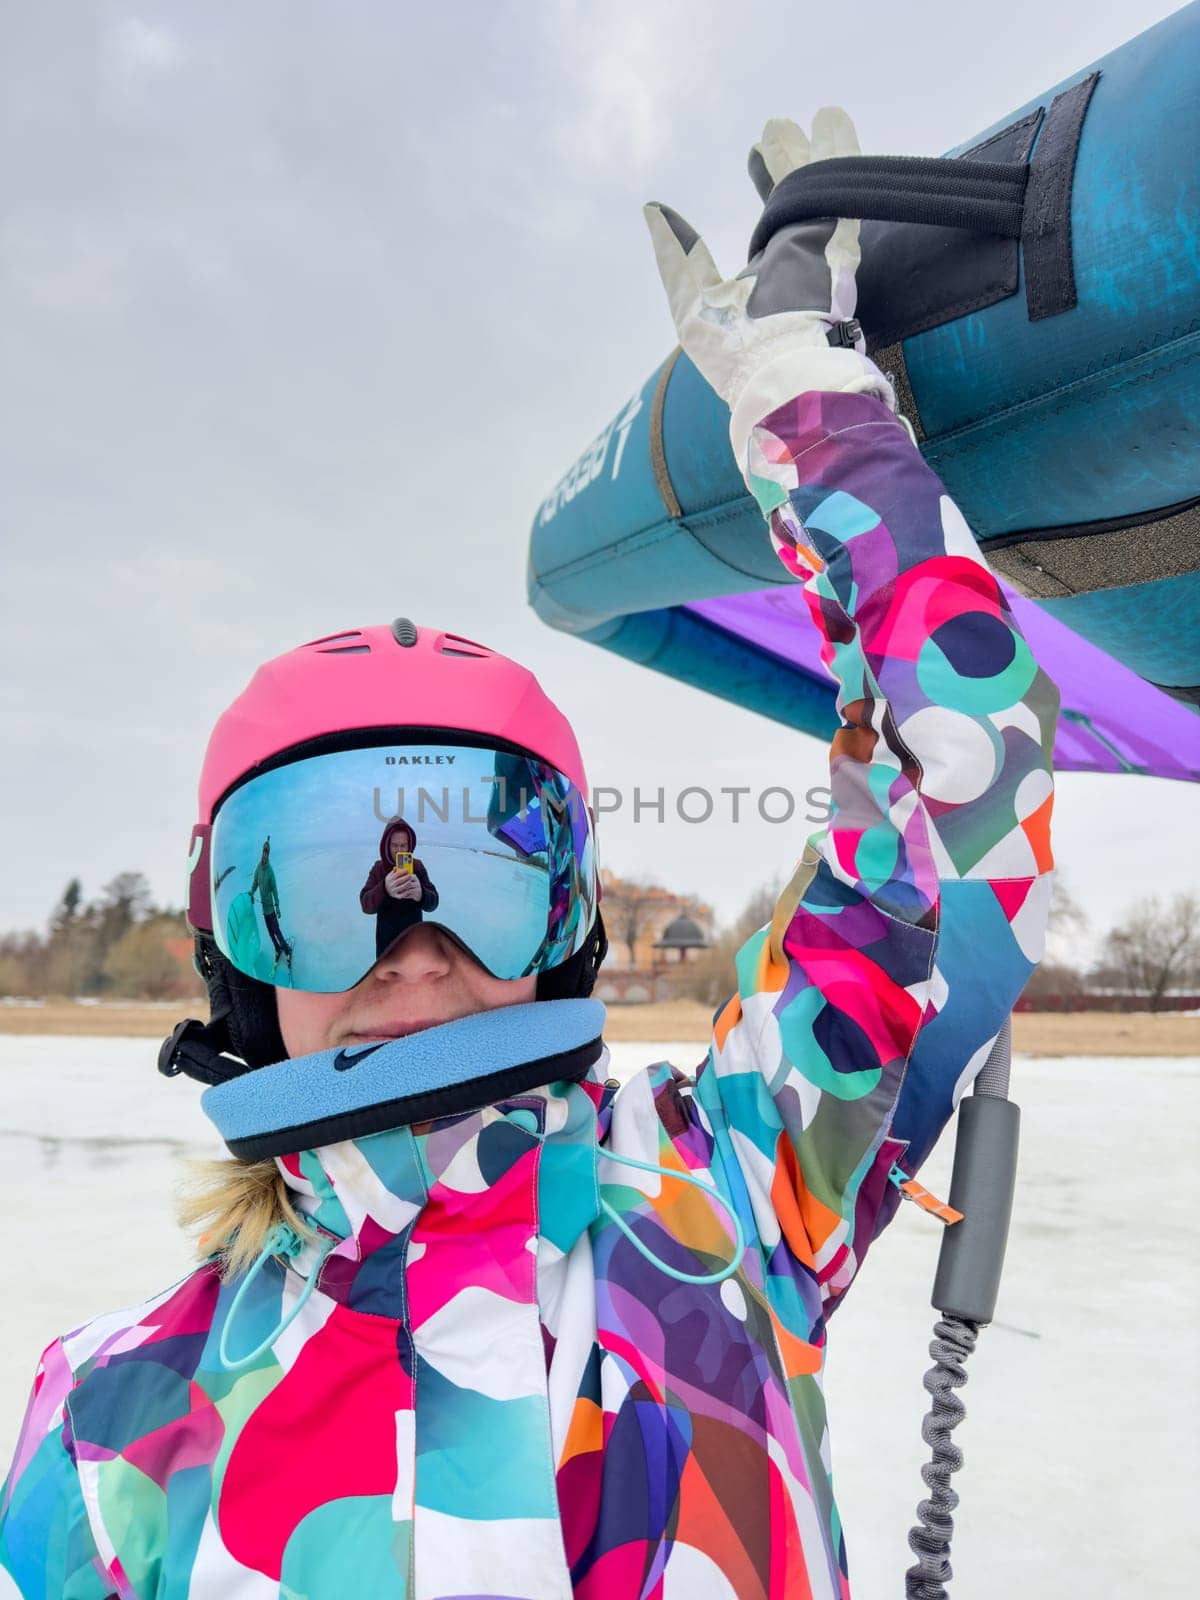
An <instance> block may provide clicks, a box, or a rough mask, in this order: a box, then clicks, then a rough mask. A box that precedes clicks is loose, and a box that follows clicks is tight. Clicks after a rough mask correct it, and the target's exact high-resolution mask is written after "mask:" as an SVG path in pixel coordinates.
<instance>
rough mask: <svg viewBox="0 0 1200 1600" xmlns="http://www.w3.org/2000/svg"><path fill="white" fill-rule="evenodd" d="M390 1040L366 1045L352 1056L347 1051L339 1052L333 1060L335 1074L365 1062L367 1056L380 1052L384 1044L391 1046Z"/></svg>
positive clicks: (347, 1070)
mask: <svg viewBox="0 0 1200 1600" xmlns="http://www.w3.org/2000/svg"><path fill="white" fill-rule="evenodd" d="M391 1042H392V1041H391V1040H390V1039H381V1040H380V1041H379V1043H378V1044H366V1045H363V1046H362V1047H361V1048H360V1049H359V1050H356V1051H355V1053H354V1054H353V1055H351V1054H350V1052H349V1051H348V1050H339V1051H338V1053H337V1055H336V1056H334V1058H333V1070H334V1071H335V1072H349V1070H350V1068H351V1067H356V1066H357V1065H358V1063H359V1062H360V1061H365V1060H366V1059H367V1057H368V1056H373V1055H374V1054H375V1052H376V1050H382V1049H383V1047H384V1045H385V1044H391Z"/></svg>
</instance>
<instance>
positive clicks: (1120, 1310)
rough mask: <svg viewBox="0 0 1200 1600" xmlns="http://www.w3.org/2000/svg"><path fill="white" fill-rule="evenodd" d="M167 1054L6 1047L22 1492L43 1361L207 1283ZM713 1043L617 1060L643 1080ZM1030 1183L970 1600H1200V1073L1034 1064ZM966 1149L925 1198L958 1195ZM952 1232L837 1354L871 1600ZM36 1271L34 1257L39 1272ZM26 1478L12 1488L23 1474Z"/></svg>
mask: <svg viewBox="0 0 1200 1600" xmlns="http://www.w3.org/2000/svg"><path fill="white" fill-rule="evenodd" d="M156 1049H157V1046H156V1045H155V1044H154V1042H153V1041H150V1040H146V1039H80V1038H48V1037H46V1038H36V1037H34V1038H28V1037H27V1038H22V1037H14V1036H7V1035H5V1036H0V1158H2V1160H3V1165H4V1171H5V1176H6V1180H7V1182H6V1186H7V1189H8V1195H9V1200H8V1205H9V1221H10V1224H11V1228H10V1240H11V1241H12V1245H10V1252H9V1259H10V1262H11V1261H12V1260H14V1259H16V1260H18V1261H20V1263H21V1269H20V1271H19V1272H18V1273H15V1274H10V1278H9V1283H8V1286H7V1289H6V1293H5V1303H4V1311H3V1317H2V1326H3V1339H2V1341H0V1456H3V1458H4V1463H5V1467H6V1465H7V1460H8V1458H9V1456H10V1454H11V1450H12V1445H13V1442H14V1440H15V1435H16V1431H17V1428H18V1426H19V1423H20V1418H21V1413H22V1410H23V1407H24V1403H25V1397H26V1395H27V1393H28V1388H29V1383H30V1381H31V1379H32V1376H33V1371H34V1367H35V1365H36V1361H37V1357H38V1354H39V1352H40V1350H41V1349H42V1347H43V1346H44V1345H45V1344H46V1343H47V1342H48V1341H49V1340H50V1339H51V1338H52V1337H53V1336H54V1335H55V1334H57V1333H59V1332H62V1331H64V1330H65V1329H67V1328H70V1327H73V1326H75V1325H77V1324H78V1323H80V1322H82V1321H84V1320H85V1319H86V1318H88V1317H89V1316H91V1315H93V1314H95V1313H96V1312H99V1311H103V1310H108V1309H111V1308H112V1307H115V1306H119V1305H121V1304H123V1303H126V1302H129V1301H136V1300H138V1299H141V1298H142V1297H143V1296H144V1295H147V1294H149V1293H150V1292H152V1291H153V1290H156V1289H159V1288H162V1287H165V1286H166V1285H167V1284H168V1283H170V1282H171V1281H173V1280H174V1279H175V1278H177V1277H179V1276H181V1275H182V1274H183V1273H184V1272H186V1271H187V1270H188V1268H189V1266H190V1263H191V1255H190V1248H189V1245H188V1242H187V1240H186V1239H185V1238H184V1237H183V1235H182V1234H180V1233H179V1231H178V1230H177V1228H176V1227H175V1224H174V1221H173V1191H174V1189H175V1188H176V1186H177V1184H178V1181H179V1177H180V1158H181V1157H184V1156H188V1155H210V1154H219V1153H220V1151H221V1146H220V1144H219V1141H218V1140H217V1138H216V1136H215V1134H214V1133H213V1132H212V1130H211V1129H210V1127H209V1125H208V1123H207V1122H206V1121H205V1118H204V1116H203V1114H202V1112H201V1111H200V1108H199V1095H200V1089H199V1086H198V1085H196V1084H193V1083H190V1082H189V1081H188V1080H187V1079H182V1078H181V1079H177V1080H175V1081H173V1082H168V1081H167V1080H165V1079H163V1078H161V1077H159V1076H158V1074H157V1073H156V1072H155V1069H154V1061H155V1054H156ZM702 1053H703V1052H702V1050H701V1049H700V1047H699V1046H697V1045H695V1044H681V1045H675V1046H672V1045H662V1044H647V1045H639V1044H618V1045H614V1046H613V1047H612V1055H613V1062H614V1067H615V1070H616V1071H617V1073H618V1074H624V1073H628V1072H632V1071H634V1070H635V1069H636V1068H637V1067H639V1066H641V1065H643V1064H645V1063H646V1062H649V1061H655V1060H662V1059H669V1060H673V1061H675V1062H677V1063H678V1064H679V1065H681V1066H685V1067H687V1066H691V1065H692V1064H694V1063H695V1062H696V1060H697V1059H698V1058H699V1057H700V1056H701V1055H702ZM1013 1093H1014V1097H1015V1099H1016V1100H1017V1101H1018V1103H1019V1104H1020V1105H1021V1107H1022V1114H1023V1115H1022V1151H1021V1182H1020V1185H1019V1188H1018V1193H1017V1201H1016V1208H1015V1214H1014V1219H1013V1231H1012V1237H1011V1240H1010V1244H1009V1251H1008V1263H1007V1268H1006V1273H1005V1281H1004V1286H1003V1288H1002V1291H1001V1299H1000V1306H999V1309H998V1312H997V1321H996V1323H995V1324H993V1326H992V1327H990V1328H988V1329H986V1330H984V1332H983V1333H982V1334H981V1335H980V1340H979V1346H978V1349H977V1351H976V1353H975V1355H974V1356H973V1357H972V1358H971V1361H970V1363H969V1365H968V1370H969V1371H970V1374H971V1377H970V1382H969V1383H968V1384H967V1387H966V1390H965V1395H964V1398H965V1400H966V1405H967V1417H966V1420H965V1421H964V1422H963V1423H962V1424H961V1425H960V1427H959V1428H958V1429H957V1431H956V1434H955V1439H956V1442H957V1443H959V1444H960V1445H961V1446H962V1447H963V1449H964V1452H965V1455H966V1464H965V1466H964V1468H963V1470H962V1471H961V1472H960V1473H959V1474H957V1476H956V1479H955V1482H956V1486H957V1487H958V1489H959V1491H960V1493H961V1494H962V1496H963V1500H962V1505H961V1506H960V1508H959V1511H958V1513H957V1516H956V1534H955V1545H954V1567H955V1571H956V1574H957V1578H956V1582H955V1585H954V1592H955V1593H956V1594H958V1595H960V1596H961V1597H963V1600H1001V1597H1004V1600H1008V1597H1009V1596H1011V1595H1013V1594H1031V1595H1037V1596H1041V1595H1046V1596H1050V1595H1053V1596H1054V1597H1055V1600H1075V1597H1079V1600H1084V1597H1086V1600H1093V1597H1094V1596H1097V1595H1104V1596H1108V1595H1142V1594H1146V1595H1153V1596H1154V1597H1155V1600H1176V1597H1178V1600H1184V1597H1185V1596H1186V1597H1187V1600H1191V1597H1192V1596H1194V1595H1195V1594H1196V1593H1197V1592H1198V1590H1200V1535H1198V1532H1197V1523H1198V1521H1200V1519H1197V1517H1196V1515H1195V1512H1194V1503H1195V1499H1196V1496H1197V1493H1198V1492H1200V1273H1198V1271H1197V1236H1198V1234H1200V1222H1198V1220H1197V1215H1198V1212H1200V1171H1198V1167H1197V1162H1196V1158H1195V1154H1194V1146H1195V1137H1196V1135H1195V1130H1196V1126H1197V1120H1198V1116H1200V1062H1195V1061H1180V1060H1129V1059H1124V1060H1118V1059H1112V1060H1109V1059H1094V1058H1088V1059H1083V1058H1080V1059H1066V1060H1049V1059H1031V1058H1028V1057H1018V1058H1017V1060H1016V1061H1015V1062H1014V1070H1013ZM951 1156H952V1151H951V1148H950V1141H949V1140H947V1141H945V1142H944V1147H943V1148H941V1149H939V1150H938V1151H936V1152H935V1154H934V1156H933V1157H932V1158H931V1160H930V1162H929V1163H928V1165H927V1167H926V1168H925V1170H924V1172H923V1174H922V1176H923V1179H924V1181H925V1182H926V1183H927V1184H928V1185H929V1187H930V1188H932V1189H933V1190H934V1191H935V1192H936V1193H939V1194H942V1195H945V1193H946V1192H947V1190H948V1188H949V1169H950V1162H951ZM938 1233H939V1225H938V1224H937V1223H936V1222H934V1221H933V1220H932V1219H930V1218H928V1217H926V1216H925V1215H924V1214H923V1213H919V1212H917V1210H916V1208H915V1207H911V1206H904V1207H902V1209H901V1214H900V1215H899V1217H898V1218H897V1219H896V1222H895V1223H894V1224H893V1225H892V1227H891V1229H890V1230H889V1231H888V1233H887V1234H885V1235H884V1237H883V1239H881V1240H880V1241H879V1243H878V1244H877V1245H876V1246H875V1248H874V1249H873V1251H872V1253H871V1255H870V1257H869V1258H868V1261H867V1263H866V1266H865V1267H864V1269H863V1272H862V1276H861V1278H860V1280H859V1282H858V1283H857V1284H856V1285H855V1286H854V1288H853V1290H852V1292H851V1294H850V1295H849V1296H848V1298H847V1301H846V1304H845V1306H844V1307H843V1308H842V1310H841V1311H839V1312H838V1314H837V1316H836V1317H835V1318H834V1320H833V1322H832V1324H831V1329H830V1347H829V1359H828V1379H827V1390H828V1394H829V1406H830V1418H831V1426H832V1434H833V1468H834V1482H835V1485H836V1487H837V1491H838V1498H839V1501H840V1504H841V1510H842V1516H843V1520H844V1523H845V1527H846V1536H847V1543H848V1547H849V1551H850V1571H851V1580H852V1588H853V1592H854V1595H855V1597H856V1600H894V1597H895V1596H896V1595H898V1594H900V1593H902V1592H903V1572H904V1569H905V1568H906V1567H907V1566H908V1565H909V1564H910V1562H911V1560H912V1557H911V1556H910V1554H909V1551H908V1547H907V1543H906V1534H907V1530H908V1528H909V1527H910V1525H911V1523H912V1521H913V1516H914V1512H915V1508H916V1504H917V1501H918V1499H920V1498H921V1496H922V1494H923V1492H924V1491H923V1486H922V1484H921V1480H920V1467H921V1464H922V1463H923V1461H924V1460H925V1459H926V1454H927V1452H926V1447H925V1445H924V1444H923V1443H922V1441H921V1437H920V1424H921V1419H922V1417H923V1416H924V1414H925V1410H926V1406H927V1397H926V1395H925V1392H924V1390H923V1388H922V1386H921V1378H922V1375H923V1373H924V1372H925V1370H926V1368H927V1366H928V1364H929V1363H928V1357H927V1348H928V1344H929V1338H930V1332H931V1328H932V1322H933V1315H934V1314H933V1312H932V1311H931V1309H930V1307H929V1288H930V1285H931V1283H932V1280H933V1271H934V1265H935V1262H936V1257H937V1247H938ZM14 1246H15V1248H14ZM0 1470H4V1468H0Z"/></svg>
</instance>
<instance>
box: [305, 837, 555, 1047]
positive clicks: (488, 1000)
mask: <svg viewBox="0 0 1200 1600" xmlns="http://www.w3.org/2000/svg"><path fill="white" fill-rule="evenodd" d="M397 837H399V835H394V836H393V839H392V844H393V846H395V843H396V839H397ZM536 989H537V978H536V976H532V975H531V976H530V977H527V978H512V979H504V978H493V977H492V975H491V973H490V972H485V971H484V969H483V968H482V967H481V966H480V965H479V963H478V962H477V961H473V960H472V959H471V957H470V956H469V955H467V954H466V953H465V952H464V951H462V950H460V949H459V947H458V945H456V944H455V943H454V941H453V940H452V939H449V938H447V937H446V935H445V934H444V933H442V932H441V930H440V929H438V928H432V927H425V926H423V925H418V926H417V927H415V928H412V929H410V930H409V932H408V933H406V934H405V935H404V936H403V938H401V939H400V940H398V941H397V943H396V944H394V945H393V946H392V948H391V949H390V950H388V951H386V952H385V953H384V954H383V955H382V956H380V958H379V960H378V961H377V962H376V963H375V965H374V966H373V967H372V968H371V970H370V972H368V973H367V975H366V977H365V978H364V979H363V980H362V982H361V983H356V984H355V986H354V988H353V989H348V990H346V991H345V992H344V993H342V994H307V993H305V992H304V991H303V990H300V989H276V991H275V1001H276V1005H277V1006H278V1009H279V1031H280V1033H281V1034H282V1035H283V1042H284V1044H285V1045H286V1046H287V1053H288V1055H289V1056H306V1055H309V1054H311V1053H312V1052H313V1051H315V1050H332V1049H335V1048H341V1047H342V1046H345V1045H356V1044H365V1043H366V1042H367V1040H379V1039H398V1038H399V1037H400V1036H401V1035H403V1034H408V1033H418V1032H420V1031H421V1029H423V1028H433V1027H436V1026H437V1025H438V1023H440V1022H454V1021H455V1020H456V1019H457V1018H459V1017H469V1016H472V1015H474V1013H475V1012H477V1011H494V1010H496V1009H497V1008H498V1007H500V1006H515V1005H520V1004H522V1003H523V1002H524V1001H528V1000H532V999H533V998H534V994H535V991H536Z"/></svg>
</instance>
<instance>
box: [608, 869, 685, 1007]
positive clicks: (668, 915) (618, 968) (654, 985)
mask: <svg viewBox="0 0 1200 1600" xmlns="http://www.w3.org/2000/svg"><path fill="white" fill-rule="evenodd" d="M602 878H603V887H604V893H603V898H602V900H601V904H600V909H601V912H602V914H603V917H604V926H605V928H606V929H607V931H608V956H607V958H606V960H605V962H604V967H603V969H602V970H601V973H600V977H599V980H598V982H597V984H596V988H595V991H594V993H595V995H596V998H597V999H598V1000H606V1001H612V1002H616V1003H618V1004H619V1003H622V1002H624V1003H627V1004H636V1003H638V1002H642V1001H647V1000H665V999H668V998H670V996H671V995H672V993H673V992H674V983H673V981H672V980H673V976H674V975H675V974H677V973H678V970H679V967H680V964H681V963H684V962H686V961H687V960H688V959H689V956H690V953H691V952H692V951H696V950H704V949H707V948H708V946H709V944H710V943H711V940H712V926H713V912H712V907H711V906H710V905H708V904H706V902H705V901H703V900H698V899H696V898H695V896H693V895H680V894H673V893H672V892H671V890H669V889H663V888H661V887H660V886H659V885H658V884H648V883H638V882H636V881H635V880H633V879H627V878H619V877H617V876H616V874H615V873H604V874H602Z"/></svg>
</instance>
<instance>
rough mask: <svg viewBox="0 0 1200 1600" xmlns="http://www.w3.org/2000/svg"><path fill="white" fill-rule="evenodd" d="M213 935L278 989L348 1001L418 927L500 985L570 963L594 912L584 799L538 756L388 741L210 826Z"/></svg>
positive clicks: (256, 783)
mask: <svg viewBox="0 0 1200 1600" xmlns="http://www.w3.org/2000/svg"><path fill="white" fill-rule="evenodd" d="M210 861H211V891H212V914H213V936H214V938H215V940H216V943H217V946H218V948H219V949H220V950H221V951H222V952H223V954H224V955H226V956H227V957H228V958H229V960H230V961H231V962H232V963H233V964H234V966H236V967H237V968H238V969H239V971H241V972H244V973H246V974H248V975H249V976H250V977H254V978H259V979H261V980H262V981H263V982H265V983H271V984H275V985H277V986H283V987H290V988H294V989H304V990H310V991H314V992H324V993H335V992H340V991H343V990H346V989H351V988H353V987H354V985H355V984H356V983H358V982H359V981H360V980H361V979H362V978H364V977H365V976H366V974H367V973H368V972H369V971H370V969H371V967H372V966H373V965H374V964H375V962H376V961H377V960H378V958H379V957H380V956H381V955H382V954H383V953H384V952H385V951H386V950H387V949H388V948H389V947H390V946H391V945H392V944H393V943H394V942H395V941H396V940H397V939H398V938H400V937H401V936H402V935H403V934H405V933H407V932H408V931H409V929H410V928H413V927H415V926H417V925H418V924H420V923H430V924H432V925H434V926H436V927H439V928H441V929H443V930H444V931H445V932H447V933H449V934H451V935H452V936H453V938H454V939H455V940H456V941H457V942H458V943H459V944H461V945H462V946H463V947H464V948H465V949H467V950H468V951H469V952H470V953H471V954H472V955H473V956H474V957H475V958H476V959H477V960H478V961H479V962H481V963H482V965H483V966H484V967H486V968H487V970H488V971H489V972H490V973H491V974H492V975H493V977H497V978H504V979H511V978H519V977H524V976H526V975H527V974H530V973H535V972H541V971H544V970H546V969H547V968H549V967H554V966H557V965H559V963H560V962H562V961H565V960H566V959H567V958H568V956H570V955H572V954H573V953H574V952H575V951H576V950H578V949H579V948H580V946H581V945H582V944H583V942H584V940H585V938H586V937H587V932H588V929H589V928H590V927H591V924H592V921H593V918H594V915H595V907H596V866H595V850H594V842H593V838H592V831H591V821H590V818H589V815H588V810H587V806H586V804H585V803H584V800H583V797H582V795H581V794H580V793H579V791H578V789H576V787H575V786H574V784H572V783H571V781H570V779H568V778H566V777H565V776H564V775H563V774H562V773H560V772H557V771H555V769H554V768H553V767H550V766H548V765H546V763H545V762H542V761H538V760H537V759H536V758H534V757H531V756H521V755H516V754H512V753H509V752H504V751H497V750H490V749H481V748H474V747H468V746H460V745H420V746H415V745H414V746H409V745H381V746H371V747H369V748H367V749H358V750H339V751H335V752H333V753H329V754H323V755H315V756H309V757H306V758H304V759H302V760H299V761H293V762H290V763H289V764H288V765H286V766H281V767H276V768H274V769H273V770H271V771H268V772H264V773H262V774H261V775H260V776H258V777H255V778H252V779H251V780H250V781H249V782H247V783H244V784H242V785H241V786H240V787H239V788H237V789H235V790H233V792H232V793H231V794H229V795H228V796H227V797H226V798H225V799H224V800H223V801H222V803H221V805H220V807H219V809H218V811H217V813H216V816H215V818H214V820H213V826H212V837H211V842H210Z"/></svg>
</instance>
